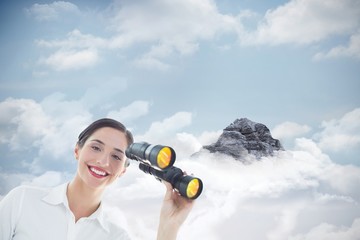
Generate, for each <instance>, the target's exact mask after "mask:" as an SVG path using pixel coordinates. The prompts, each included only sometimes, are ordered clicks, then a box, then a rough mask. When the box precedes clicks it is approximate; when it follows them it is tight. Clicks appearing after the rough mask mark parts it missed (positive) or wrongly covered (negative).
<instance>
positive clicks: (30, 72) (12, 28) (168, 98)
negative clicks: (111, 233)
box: [0, 0, 360, 239]
mask: <svg viewBox="0 0 360 240" xmlns="http://www.w3.org/2000/svg"><path fill="white" fill-rule="evenodd" d="M359 16H360V4H359V1H356V0H344V1H340V0H329V1H321V0H311V1H310V0H297V1H248V0H243V1H210V0H196V1H194V0H192V1H184V0H182V1H180V0H179V1H178V0H176V1H171V2H170V1H165V0H157V1H57V2H56V1H54V2H52V1H41V2H40V1H30V0H29V1H2V2H1V3H0V29H1V35H0V46H1V47H0V70H1V75H0V83H1V84H0V124H1V125H0V126H1V133H0V136H1V141H0V153H1V155H2V158H1V159H0V163H1V165H0V170H1V174H0V179H2V180H3V181H2V184H1V186H0V195H3V194H5V193H6V192H7V191H9V190H10V189H11V188H12V187H14V186H16V185H19V184H22V183H32V184H35V185H36V184H37V185H43V184H42V183H41V182H42V181H43V180H44V179H46V181H48V182H49V185H54V184H57V183H59V182H61V181H64V180H66V179H69V178H70V177H71V176H72V173H73V171H74V170H75V167H76V164H75V162H74V160H73V155H72V151H73V147H74V144H75V142H76V137H77V134H78V133H79V132H80V131H81V130H82V129H83V128H84V127H85V126H86V125H87V124H89V123H90V122H92V121H93V120H95V119H97V118H100V117H113V118H116V119H118V120H120V121H122V122H124V123H125V124H126V125H127V126H128V127H129V128H130V129H132V131H133V132H134V135H135V138H136V139H137V140H145V141H148V142H153V143H162V144H168V145H172V146H173V147H174V148H175V149H176V151H177V153H178V156H179V158H178V159H180V162H181V159H182V158H184V159H187V157H188V156H189V155H191V154H192V153H194V152H196V151H198V150H199V149H200V147H201V146H202V145H204V144H209V143H212V142H214V141H215V140H216V138H217V137H218V136H219V134H220V133H221V131H222V129H223V128H225V127H226V126H227V125H229V124H230V123H231V122H233V121H234V120H235V119H236V118H241V117H247V118H249V119H251V120H253V121H256V122H261V123H263V124H265V125H267V126H268V127H269V128H270V129H271V131H272V133H273V136H274V137H276V138H278V139H280V140H281V142H282V143H283V145H284V146H285V148H286V149H287V151H286V153H287V154H290V155H286V154H285V155H284V156H280V157H279V158H280V159H282V160H284V159H286V158H289V159H292V160H293V161H294V162H296V163H298V162H297V161H300V162H301V161H302V160H304V159H302V156H303V157H305V158H306V160H304V161H305V162H306V164H308V163H309V162H308V160H309V159H315V160H316V161H315V160H314V161H315V162H316V164H314V165H313V166H312V167H310V166H311V164H310V165H309V168H306V169H307V170H304V171H302V170H301V169H300V170H298V171H300V172H297V173H295V175H296V176H297V175H300V176H303V178H301V179H300V180H299V181H300V182H301V181H304V182H305V183H307V177H308V176H312V177H314V178H315V179H316V180H317V181H319V182H321V183H324V182H325V185H324V186H322V187H321V189H327V187H328V186H333V187H334V189H335V190H334V189H333V191H331V192H326V191H325V192H321V194H320V193H318V195H316V196H315V197H314V196H313V195H312V197H314V199H315V200H316V201H315V200H314V201H312V202H311V203H316V204H319V202H318V200H319V199H318V198H319V196H320V198H321V199H322V200H321V201H323V200H324V198H326V199H327V200H326V201H330V200H329V199H332V200H334V199H335V201H342V200H344V201H345V202H346V203H351V202H352V201H353V202H355V203H357V202H358V201H359V198H358V197H359V194H358V192H357V190H355V189H354V188H352V187H351V186H353V185H352V184H353V183H358V182H359V176H358V172H359V171H360V170H359V166H360V159H359V154H360V150H359V149H360V148H359V147H360V98H359V90H360V18H359ZM209 158H210V159H211V157H209ZM282 160H280V162H281V161H282ZM224 161H225V160H224ZM269 161H270V162H272V161H275V160H273V159H270V160H269ZM200 162H201V161H200ZM212 163H214V162H212ZM183 164H184V166H187V167H189V168H192V166H193V164H194V163H192V164H191V163H189V164H187V160H184V161H183ZM207 164H208V165H209V166H212V165H211V163H207ZM229 164H230V163H229ZM306 164H305V166H307V165H306ZM195 165H196V164H195ZM270 165H271V164H270ZM230 166H231V164H230ZM266 166H269V165H266V164H265V165H263V166H260V167H259V169H262V168H264V169H265V170H264V172H265V173H269V174H265V176H267V177H269V178H273V177H274V176H272V175H271V174H270V169H269V168H267V167H266ZM330 166H331V167H330ZM334 166H335V167H334ZM295 167H298V165H296V164H295V165H292V166H290V167H289V166H287V167H286V168H284V169H287V170H288V169H289V168H290V169H294V168H295ZM236 168H239V171H243V170H244V169H243V168H242V167H241V166H236V167H235V169H236ZM194 169H195V170H198V171H203V172H204V173H203V174H204V175H205V176H204V178H207V176H209V179H211V178H210V176H211V174H213V172H212V171H211V170H210V169H208V168H206V169H204V167H203V166H201V165H200V166H198V165H196V166H195V167H194ZM259 169H256V168H254V169H251V170H249V171H250V172H251V171H254V172H257V171H258V170H259ZM325 169H326V170H325ZM329 169H333V172H331V171H330V170H329ZM277 170H278V171H280V170H282V168H280V169H277ZM294 171H295V170H294ZM324 171H325V172H326V173H328V174H325V176H327V177H326V180H324V178H323V177H320V175H317V174H315V172H316V173H318V174H319V173H320V172H321V173H322V174H323V173H324ZM329 171H330V172H331V173H329ZM343 171H344V172H345V173H349V172H351V173H353V174H349V179H348V181H345V180H344V181H345V183H343V184H342V185H341V186H342V187H340V185H336V184H335V183H333V182H332V181H331V180H330V178H331V177H330V176H335V175H336V176H338V175H337V174H340V173H343ZM310 173H311V174H310ZM335 173H336V174H335ZM345 173H344V174H345ZM132 174H134V176H137V177H139V176H138V175H136V173H132ZM309 174H310V175H309ZM340 175H341V174H340ZM129 176H132V175H131V174H129ZM246 176H248V175H246ZM283 177H284V178H283V179H282V178H281V179H280V180H279V181H280V182H281V181H283V182H286V181H287V179H288V178H287V177H286V176H283ZM128 179H129V178H128ZM251 179H252V178H251V177H250V180H249V181H247V182H248V183H251V184H253V182H252V181H251ZM265 179H267V178H265ZM290 179H293V178H292V177H290ZM267 180H269V179H267ZM267 180H266V181H265V180H264V182H267ZM296 180H298V179H295V178H294V179H293V182H292V183H295V182H296ZM129 181H130V179H129V180H127V181H124V182H125V183H128V182H129ZM209 181H210V182H211V180H209ZM50 183H52V184H50ZM305 183H304V184H305ZM121 184H122V183H120V185H121ZM214 184H215V185H211V187H214V189H215V190H216V183H214ZM140 185H141V184H140ZM260 185H261V184H260ZM295 185H296V184H295ZM315 185H316V184H315ZM320 185H321V184H320ZM121 186H122V185H121ZM289 186H293V185H292V184H289ZM304 186H305V187H304ZM345 186H346V187H345ZM268 187H269V189H271V186H268ZM298 187H299V188H298ZM303 187H304V188H305V189H307V190H308V193H309V194H310V193H313V192H314V188H313V187H314V185H311V184H308V185H307V184H305V185H301V186H298V185H296V187H294V188H295V189H297V190H299V191H300V189H302V188H303ZM144 188H148V186H146V187H145V186H144ZM155 188H156V187H155V186H154V189H155ZM239 188H241V189H243V186H235V187H234V189H239ZM151 189H152V188H151ZM214 189H213V190H214ZM234 189H229V194H230V193H231V194H233V193H234V192H235V193H236V192H237V191H233V190H234ZM290 189H291V188H290V187H289V189H287V190H284V194H285V193H286V194H285V195H284V196H283V195H281V194H280V196H283V198H281V197H280V200H283V201H284V202H286V203H291V204H290V205H289V209H290V210H289V212H290V213H289V214H290V215H287V214H288V213H287V212H286V213H283V212H281V213H279V214H280V215H279V219H281V216H283V217H284V218H286V217H289V218H290V217H291V216H292V217H293V218H294V219H295V218H296V219H298V218H301V216H299V214H298V212H297V211H296V210H294V209H298V210H299V209H303V208H302V207H299V205H296V204H295V205H296V208H292V206H293V205H294V203H293V202H291V201H288V195H287V194H288V193H289V192H288V191H290ZM215 190H214V191H215ZM317 190H319V189H317ZM129 191H130V190H129ZM249 191H250V192H252V191H253V190H251V189H250V190H249ZM269 191H270V192H271V190H269ZM255 192H256V191H255ZM260 192H261V194H263V193H265V192H266V191H265V190H264V191H263V192H262V191H260ZM315 192H316V191H315ZM261 194H260V195H261ZM250 195H251V194H250ZM310 195H311V194H310ZM334 196H335V197H334ZM252 197H253V196H252V195H251V197H250V198H252ZM240 198H241V197H240ZM237 199H238V198H237ZM332 200H331V201H332ZM205 201H207V202H206V203H207V204H210V205H211V204H216V202H215V201H214V202H212V201H211V200H210V199H208V198H205ZM219 201H220V200H219ZM221 201H224V202H226V201H227V200H226V199H222V200H221ZM221 201H220V202H221ZM306 201H307V200H306ZM306 201H305V200H304V201H303V203H304V202H306ZM331 201H330V203H331V204H332V203H333V202H331ZM327 203H329V202H327ZM330 203H329V204H330ZM229 204H230V203H229ZM316 204H315V205H316ZM225 205H226V204H225ZM225 205H224V206H225ZM300 205H301V204H300ZM310 205H311V206H315V205H314V204H310ZM208 206H209V205H208ZM229 206H232V208H236V207H235V206H234V205H231V204H230V205H229ZM261 206H262V207H264V209H267V207H268V206H269V205H266V204H265V203H263V202H261ZM301 206H303V205H301ZM327 207H329V206H328V205H327ZM275 209H276V208H275ZM349 209H350V210H351V211H353V208H351V207H349V206H348V205H347V206H346V210H344V215H346V216H348V218H346V220H344V222H341V224H345V225H346V226H349V232H350V231H351V230H352V229H353V228H351V226H352V225H351V224H353V225H354V226H357V222H356V221H355V220H356V219H355V218H354V217H353V216H350V215H351V214H348V213H349V212H351V211H349ZM229 211H230V210H229ZM279 211H280V210H279ZM299 211H300V210H299ZM243 213H244V212H243ZM291 213H294V214H293V215H291ZM345 213H346V214H345ZM216 214H218V213H216ZM216 214H215V215H212V216H213V217H214V216H217V215H216ZM227 214H228V215H227V217H226V219H237V215H236V214H235V215H232V211H230V212H229V213H227ZM244 214H245V213H244ZM282 214H283V215H282ZM195 216H198V215H197V214H195ZM297 217H298V218H297ZM199 218H200V219H202V218H201V217H199ZM324 218H325V217H324ZM209 219H215V218H211V217H209ZM237 220H239V219H237ZM353 220H354V221H353ZM194 221H195V220H194ZM239 221H240V220H239ZM224 222H226V221H225V220H224ZM295 222H298V223H299V222H300V223H301V221H300V220H299V221H295V220H294V226H293V228H291V227H290V226H287V227H288V229H287V230H286V229H285V230H286V231H287V232H286V231H285V230H284V229H282V228H281V227H284V228H286V226H281V224H280V223H279V225H278V228H279V229H278V230H276V229H274V228H272V230H269V231H268V233H269V235H267V238H268V239H271V238H273V239H280V238H276V237H279V234H280V235H281V234H283V235H281V236H283V237H284V236H287V237H289V236H290V235H291V234H292V236H297V237H298V238H296V239H310V237H309V236H312V235H311V231H312V229H313V230H314V231H315V230H321V229H322V230H323V229H324V226H323V225H321V224H323V222H322V220H321V219H320V220H319V223H314V225H313V226H307V227H305V226H304V225H301V224H300V225H301V227H298V226H297V225H296V224H295ZM215 223H216V222H215V220H214V222H213V224H214V225H215ZM144 224H145V223H144ZM331 224H334V226H339V224H340V223H335V222H332V223H331ZM265 225H266V224H265ZM265 225H264V227H265ZM318 227H319V228H320V229H318ZM325 228H326V227H325ZM281 229H282V230H284V231H285V232H281V231H280V230H281ZM275 230H276V231H277V232H276V231H275ZM149 231H150V232H151V230H149ZM264 231H265V232H266V230H264ZM301 231H303V233H302V234H303V235H302V236H303V238H301V237H299V236H300V235H296V234H300V233H301ZM339 231H340V230H339ZM189 232H190V233H189V234H191V233H192V231H191V229H190V230H189ZM229 232H231V231H229ZM305 232H307V234H308V235H306V233H305ZM249 234H250V235H248V237H249V238H252V239H256V237H254V236H253V235H251V233H249ZM277 234H278V235H277ZM286 234H288V235H286ZM189 236H194V235H189ZM272 236H273V237H272ZM306 237H308V238H306ZM208 239H210V238H208ZM229 239H231V238H230V237H229ZM258 239H264V236H260V237H259V238H258ZM349 239H351V238H349Z"/></svg>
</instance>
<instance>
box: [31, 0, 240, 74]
mask: <svg viewBox="0 0 360 240" xmlns="http://www.w3.org/2000/svg"><path fill="white" fill-rule="evenodd" d="M109 9H110V10H109ZM109 9H108V10H106V11H105V12H103V13H102V14H103V15H104V19H107V21H108V22H107V23H106V26H105V27H106V28H107V29H108V30H111V31H112V32H113V35H112V36H110V37H108V38H101V37H95V36H93V35H91V34H82V33H81V32H80V30H78V29H75V30H73V31H72V32H70V33H69V34H68V36H67V39H65V40H52V41H46V40H42V39H40V40H37V44H38V45H39V46H43V47H56V48H60V49H67V51H68V52H69V53H67V52H65V53H63V51H60V53H55V54H53V55H52V56H50V57H49V58H48V60H47V61H46V62H45V63H48V64H49V65H50V66H53V67H55V66H56V65H58V60H57V59H58V58H60V59H63V58H65V57H66V56H67V55H70V56H72V55H74V54H75V53H77V52H79V50H78V49H79V48H80V49H83V48H88V49H100V48H101V49H124V48H128V47H131V46H134V45H135V44H139V43H140V44H143V43H146V44H148V46H149V48H148V50H145V52H142V53H140V55H139V56H136V57H135V59H134V63H135V65H136V66H140V67H144V68H148V69H154V68H155V69H157V70H162V71H166V70H168V69H169V68H170V66H169V65H168V64H167V63H165V62H164V59H166V58H167V57H169V56H170V55H172V54H174V53H179V54H180V55H188V54H192V53H194V52H195V51H196V50H197V49H198V43H199V42H200V41H202V40H209V39H212V38H214V37H215V36H217V35H218V34H219V33H223V32H229V31H230V32H231V31H232V32H234V31H235V30H234V29H237V28H238V22H237V20H236V18H234V17H232V16H230V15H224V14H220V13H219V12H218V9H217V7H216V4H215V3H214V2H213V1H210V0H206V1H198V0H197V1H190V0H186V1H180V0H176V1H172V2H171V4H169V3H168V2H167V1H164V0H161V1H156V2H152V1H150V2H131V3H130V2H128V1H125V2H121V3H120V2H118V1H115V2H114V3H113V4H112V5H111V6H110V8H109ZM109 16H110V17H109ZM73 52H75V53H73ZM58 55H60V56H58ZM63 55H65V57H64V56H63ZM72 58H73V56H72ZM54 62H55V63H54ZM60 62H63V61H60ZM94 63H96V62H94ZM61 66H62V64H60V67H58V68H55V69H59V70H67V69H69V67H67V66H65V67H61Z"/></svg>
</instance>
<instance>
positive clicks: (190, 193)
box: [186, 178, 200, 198]
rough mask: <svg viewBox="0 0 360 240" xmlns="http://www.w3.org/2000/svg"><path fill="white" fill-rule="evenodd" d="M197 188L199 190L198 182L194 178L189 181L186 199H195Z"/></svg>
mask: <svg viewBox="0 0 360 240" xmlns="http://www.w3.org/2000/svg"><path fill="white" fill-rule="evenodd" d="M199 188H200V183H199V180H198V179H197V178H194V179H193V180H191V181H190V182H189V184H188V186H187V189H186V195H187V197H188V198H193V197H195V196H196V195H197V194H198V192H199Z"/></svg>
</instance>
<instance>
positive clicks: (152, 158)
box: [125, 142, 203, 199]
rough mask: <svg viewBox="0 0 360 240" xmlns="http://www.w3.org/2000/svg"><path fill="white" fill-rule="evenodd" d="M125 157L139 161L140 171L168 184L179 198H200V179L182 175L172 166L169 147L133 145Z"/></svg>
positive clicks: (174, 157) (173, 160)
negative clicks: (178, 194)
mask: <svg viewBox="0 0 360 240" xmlns="http://www.w3.org/2000/svg"><path fill="white" fill-rule="evenodd" d="M125 155H126V157H127V158H130V159H132V160H136V161H139V162H140V163H139V169H140V170H141V171H143V172H145V173H147V174H150V175H153V176H154V177H155V178H157V179H158V180H160V181H161V180H164V181H167V182H169V183H170V184H171V185H172V187H173V188H174V189H175V190H176V191H177V192H179V193H180V195H181V196H183V197H185V198H188V199H196V198H197V197H199V196H200V194H201V192H202V189H203V183H202V181H201V179H200V178H197V177H193V176H189V175H184V173H183V171H182V170H181V169H180V168H178V167H175V166H173V165H174V163H175V159H176V153H175V151H174V149H172V148H171V147H168V146H163V145H152V144H149V143H146V142H141V143H133V144H131V145H130V146H129V147H128V148H127V149H126V151H125Z"/></svg>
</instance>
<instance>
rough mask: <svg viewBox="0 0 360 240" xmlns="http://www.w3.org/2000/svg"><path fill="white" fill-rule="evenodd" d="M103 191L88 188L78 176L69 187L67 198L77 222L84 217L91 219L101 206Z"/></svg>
mask: <svg viewBox="0 0 360 240" xmlns="http://www.w3.org/2000/svg"><path fill="white" fill-rule="evenodd" d="M102 193H103V189H94V188H91V187H89V186H87V185H86V184H85V183H84V182H83V181H82V180H81V179H80V178H79V177H78V176H76V177H75V178H74V179H73V180H72V181H71V182H70V183H69V185H68V187H67V191H66V196H67V198H68V202H69V208H70V210H71V211H72V213H73V214H74V217H75V222H77V221H78V220H79V219H80V218H82V217H89V216H90V215H91V214H93V213H94V212H95V211H96V210H97V209H98V207H99V206H100V202H101V197H102Z"/></svg>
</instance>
